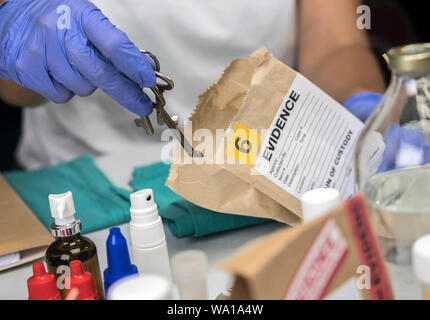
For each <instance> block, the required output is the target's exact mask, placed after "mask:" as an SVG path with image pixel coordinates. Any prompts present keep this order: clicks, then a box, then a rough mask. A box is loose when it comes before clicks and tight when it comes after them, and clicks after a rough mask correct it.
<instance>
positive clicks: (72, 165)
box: [4, 155, 130, 233]
mask: <svg viewBox="0 0 430 320" xmlns="http://www.w3.org/2000/svg"><path fill="white" fill-rule="evenodd" d="M4 177H5V178H6V180H7V181H8V182H9V184H10V185H11V186H12V187H13V188H14V189H15V190H16V192H17V193H18V194H19V195H20V196H21V198H22V199H23V200H24V202H25V203H26V204H27V205H28V206H29V207H30V208H31V210H32V211H33V212H34V213H35V214H36V216H37V217H38V218H39V220H40V221H41V222H42V224H43V225H44V226H45V227H46V228H47V229H49V228H50V226H51V223H52V222H53V219H52V217H51V213H50V209H49V201H48V195H49V194H51V193H64V192H67V191H72V193H73V200H74V202H75V209H76V214H75V216H76V217H77V218H79V219H80V220H81V222H82V233H87V232H91V231H94V230H98V229H103V228H106V227H109V226H112V225H117V224H120V223H124V222H127V221H129V220H130V211H129V210H130V204H129V192H128V191H127V190H125V189H121V188H118V187H116V186H115V185H113V184H112V183H111V182H110V181H109V179H108V178H107V177H106V176H105V175H104V174H103V172H102V171H100V169H99V168H98V167H97V166H96V164H95V163H94V159H93V157H92V156H90V155H85V156H81V157H78V158H76V159H75V160H73V161H70V162H66V163H62V164H59V165H56V166H50V167H45V168H41V169H38V170H32V171H11V172H6V173H5V174H4Z"/></svg>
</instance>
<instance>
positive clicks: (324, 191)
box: [301, 188, 342, 222]
mask: <svg viewBox="0 0 430 320" xmlns="http://www.w3.org/2000/svg"><path fill="white" fill-rule="evenodd" d="M301 203H302V218H303V222H309V221H311V220H313V219H315V218H318V217H319V216H321V215H323V214H324V213H327V212H328V211H330V210H331V209H333V208H335V207H336V206H338V205H339V204H341V203H342V199H341V198H340V193H339V191H338V190H336V189H332V188H320V189H314V190H309V191H307V192H305V193H304V194H303V195H302V199H301Z"/></svg>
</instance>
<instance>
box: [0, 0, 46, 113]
mask: <svg viewBox="0 0 430 320" xmlns="http://www.w3.org/2000/svg"><path fill="white" fill-rule="evenodd" d="M0 1H1V0H0ZM0 98H1V99H2V100H3V101H5V102H7V103H9V104H12V105H15V106H20V107H31V106H37V105H40V104H42V103H44V102H45V101H46V99H45V98H44V97H42V96H41V95H39V94H37V93H35V92H34V91H32V90H29V89H26V88H24V87H21V86H20V85H18V84H17V83H15V82H13V81H10V80H4V79H2V78H0Z"/></svg>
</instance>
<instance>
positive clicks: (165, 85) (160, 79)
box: [135, 50, 203, 157]
mask: <svg viewBox="0 0 430 320" xmlns="http://www.w3.org/2000/svg"><path fill="white" fill-rule="evenodd" d="M140 51H141V52H142V53H144V54H146V55H147V56H148V57H150V58H151V59H152V60H153V61H154V63H155V70H154V73H155V76H156V77H157V82H156V84H155V86H154V87H153V88H151V91H152V92H153V93H154V96H155V102H154V101H153V102H152V104H153V106H154V109H156V110H157V123H158V124H159V125H164V124H166V125H167V127H169V128H170V129H172V132H173V134H174V136H175V137H176V139H177V140H178V141H179V142H180V143H181V146H182V148H183V149H184V150H185V151H186V152H187V153H188V155H189V156H190V157H203V154H202V153H201V152H200V151H196V150H194V149H193V147H192V145H191V144H190V143H189V142H188V140H187V139H185V136H184V134H183V133H182V131H181V130H180V129H179V128H178V119H177V117H176V116H173V117H171V116H170V115H169V113H168V112H167V111H166V109H164V106H165V105H166V99H164V96H163V93H164V91H166V90H172V89H173V87H174V85H175V84H174V82H173V80H172V79H171V78H170V77H168V76H167V75H165V74H164V73H161V72H160V62H159V61H158V58H157V57H156V56H155V55H154V54H152V53H151V52H149V51H148V50H140ZM135 124H136V126H138V127H143V128H144V129H145V131H146V133H147V134H148V135H150V136H152V135H154V127H153V126H152V123H151V120H150V119H149V116H144V117H140V119H135Z"/></svg>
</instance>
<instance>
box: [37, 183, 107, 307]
mask: <svg viewBox="0 0 430 320" xmlns="http://www.w3.org/2000/svg"><path fill="white" fill-rule="evenodd" d="M49 205H50V207H51V215H52V217H53V218H54V219H55V222H54V223H52V224H51V234H52V235H53V236H54V237H55V241H54V242H53V243H51V245H50V246H49V247H48V249H47V250H46V254H45V258H46V264H47V266H48V271H49V272H50V273H52V274H54V275H55V278H56V280H57V287H58V289H59V290H60V294H61V297H62V298H63V299H64V298H65V286H67V285H68V284H69V283H68V280H69V279H70V278H69V276H70V268H69V264H70V262H71V261H74V260H80V261H81V262H82V266H83V268H84V271H87V272H90V273H91V274H92V275H93V281H94V285H95V287H96V289H97V293H98V295H99V297H100V299H103V298H104V291H103V282H102V277H101V273H100V266H99V260H98V258H97V249H96V246H95V244H94V243H93V242H92V241H91V240H90V239H88V238H87V237H83V236H81V234H80V232H81V221H80V220H79V219H76V218H75V216H74V214H75V206H74V202H73V197H72V193H71V192H70V191H68V192H66V193H63V194H50V195H49Z"/></svg>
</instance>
